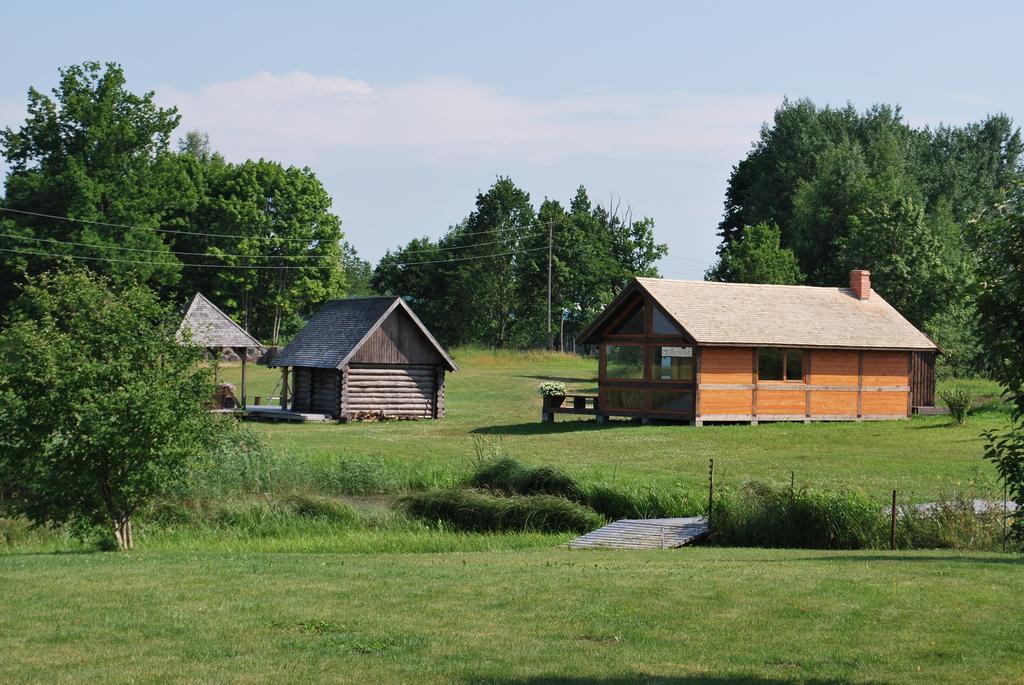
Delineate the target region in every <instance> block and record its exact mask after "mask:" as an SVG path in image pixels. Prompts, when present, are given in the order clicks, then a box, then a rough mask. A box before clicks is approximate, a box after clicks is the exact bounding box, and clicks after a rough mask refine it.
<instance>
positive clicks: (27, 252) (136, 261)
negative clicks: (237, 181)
mask: <svg viewBox="0 0 1024 685" xmlns="http://www.w3.org/2000/svg"><path fill="white" fill-rule="evenodd" d="M546 249H548V248H547V246H546V245H545V246H544V247H533V248H528V249H524V250H515V251H513V252H499V253H497V254H489V255H473V256H471V257H453V258H452V259H439V260H431V261H424V262H398V263H397V264H398V266H419V265H421V264H447V263H449V262H465V261H472V260H475V259H490V258H492V257H510V256H512V255H517V254H522V253H524V252H535V251H537V250H546ZM0 252H9V253H12V254H21V255H30V256H35V257H53V258H56V259H80V260H85V261H90V262H116V263H122V264H145V265H149V266H174V265H175V263H174V262H160V261H155V260H152V259H121V258H118V257H89V256H86V255H73V254H56V253H53V252H40V251H37V250H12V249H10V248H5V247H0ZM166 254H172V253H166ZM177 264H178V265H180V266H187V267H195V268H201V269H286V270H291V269H306V268H309V267H306V266H288V265H283V264H250V265H245V264H197V263H194V262H178V263H177ZM317 268H327V269H342V268H344V267H343V266H342V265H340V264H329V265H325V266H323V267H317Z"/></svg>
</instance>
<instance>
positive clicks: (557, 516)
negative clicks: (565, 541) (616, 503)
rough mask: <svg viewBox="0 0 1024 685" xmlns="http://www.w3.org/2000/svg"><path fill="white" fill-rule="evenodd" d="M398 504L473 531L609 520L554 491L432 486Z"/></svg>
mask: <svg viewBox="0 0 1024 685" xmlns="http://www.w3.org/2000/svg"><path fill="white" fill-rule="evenodd" d="M398 507H399V508H400V509H401V510H402V511H404V512H405V513H407V514H408V515H409V516H413V517H416V518H419V519H422V520H424V521H430V522H434V521H440V522H442V523H445V524H448V525H450V526H452V527H454V528H458V529H460V530H467V531H473V532H490V531H536V532H542V533H559V532H573V533H584V532H587V531H590V530H593V529H595V528H599V527H600V526H602V525H603V524H604V523H605V520H604V518H602V517H601V516H600V515H599V514H598V513H597V512H595V511H594V510H593V509H590V508H589V507H585V506H583V505H581V504H577V503H575V502H571V501H569V500H567V499H565V498H564V497H555V496H552V495H531V496H526V497H522V496H517V497H496V496H494V495H489V494H485V493H482V492H476V491H473V490H430V491H427V492H418V493H413V494H411V495H407V496H405V497H403V498H401V499H400V500H399V501H398Z"/></svg>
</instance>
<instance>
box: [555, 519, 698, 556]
mask: <svg viewBox="0 0 1024 685" xmlns="http://www.w3.org/2000/svg"><path fill="white" fill-rule="evenodd" d="M710 530H711V528H710V526H708V520H707V519H706V518H705V517H703V516H693V517H690V518H672V519H622V520H621V521H615V522H614V523H609V524H608V525H607V526H605V527H604V528H598V529H597V530H594V531H591V532H589V533H587V534H586V535H583V536H581V537H578V538H576V539H575V540H573V541H571V542H569V543H567V544H566V547H568V548H569V549H670V548H674V547H682V546H683V545H686V544H689V543H691V542H695V541H697V540H700V539H701V538H703V537H705V536H706V535H707V534H708V533H709V532H710Z"/></svg>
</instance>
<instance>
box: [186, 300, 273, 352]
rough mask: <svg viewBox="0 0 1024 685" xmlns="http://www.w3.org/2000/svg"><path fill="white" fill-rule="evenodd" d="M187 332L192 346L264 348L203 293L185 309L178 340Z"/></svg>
mask: <svg viewBox="0 0 1024 685" xmlns="http://www.w3.org/2000/svg"><path fill="white" fill-rule="evenodd" d="M185 330H188V331H190V332H191V334H192V344H194V345H200V346H202V347H249V348H261V347H263V345H261V344H260V341H259V340H257V339H256V338H254V337H252V336H251V335H249V334H248V333H247V332H246V330H245V329H244V328H242V327H241V326H239V325H238V324H237V323H235V322H234V321H232V320H231V318H230V317H229V316H228V315H227V314H225V313H224V312H222V311H221V310H220V309H219V308H218V307H217V305H215V304H214V303H212V302H210V301H209V300H208V299H206V297H204V296H203V294H202V293H196V294H195V296H194V297H193V298H192V300H191V301H190V302H189V303H188V307H186V308H185V316H184V317H183V318H182V320H181V326H180V327H179V328H178V340H181V339H182V337H183V333H184V331H185Z"/></svg>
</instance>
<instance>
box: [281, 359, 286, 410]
mask: <svg viewBox="0 0 1024 685" xmlns="http://www.w3.org/2000/svg"><path fill="white" fill-rule="evenodd" d="M281 409H284V410H285V411H288V367H287V366H282V367H281Z"/></svg>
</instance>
